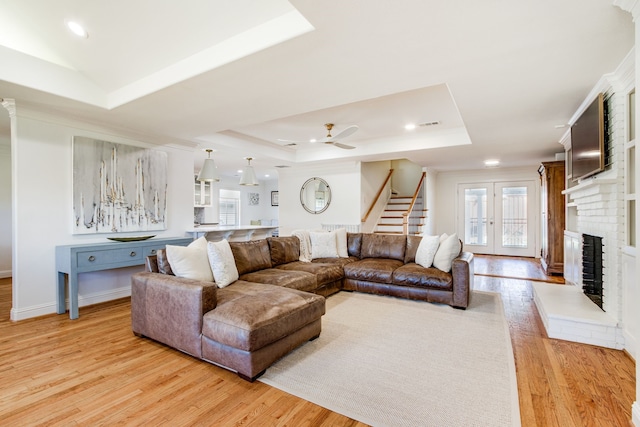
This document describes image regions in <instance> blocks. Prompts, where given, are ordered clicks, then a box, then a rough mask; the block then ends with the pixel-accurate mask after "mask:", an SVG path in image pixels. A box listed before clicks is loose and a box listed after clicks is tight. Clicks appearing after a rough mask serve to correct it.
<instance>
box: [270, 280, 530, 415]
mask: <svg viewBox="0 0 640 427" xmlns="http://www.w3.org/2000/svg"><path fill="white" fill-rule="evenodd" d="M259 381H262V382H263V383H265V384H269V385H271V386H273V387H276V388H278V389H281V390H283V391H285V392H287V393H290V394H293V395H295V396H298V397H301V398H303V399H305V400H308V401H310V402H313V403H316V404H318V405H320V406H323V407H325V408H328V409H330V410H332V411H334V412H338V413H340V414H343V415H346V416H347V417H350V418H353V419H355V420H358V421H361V422H364V423H366V424H370V425H373V426H438V427H441V426H465V427H470V426H481V427H487V426H492V427H498V426H519V425H520V412H519V406H518V389H517V384H516V377H515V365H514V360H513V351H512V348H511V340H510V337H509V329H508V325H507V322H506V319H505V315H504V308H503V306H502V300H501V299H500V295H498V294H494V293H489V292H473V294H472V298H471V306H470V307H469V308H468V309H467V310H466V311H463V310H455V309H453V308H451V307H449V306H445V305H437V304H430V303H425V302H417V301H409V300H404V299H399V298H392V297H384V296H379V295H368V294H361V293H355V292H354V293H348V292H340V293H338V294H336V295H333V296H331V297H329V298H327V314H325V316H324V317H323V318H322V333H321V335H320V338H318V339H317V340H315V341H311V342H308V343H306V344H305V345H303V346H302V347H300V348H298V349H296V350H295V351H293V352H292V353H290V354H289V355H287V356H286V357H285V358H283V359H282V360H280V361H279V362H277V363H276V364H275V365H273V366H272V367H270V368H269V369H267V372H266V373H265V374H264V375H263V376H262V377H260V378H259Z"/></svg>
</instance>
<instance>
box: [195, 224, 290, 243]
mask: <svg viewBox="0 0 640 427" xmlns="http://www.w3.org/2000/svg"><path fill="white" fill-rule="evenodd" d="M277 229H278V227H277V226H274V225H200V226H196V227H193V228H192V229H189V230H187V233H189V234H191V235H192V236H193V238H194V239H197V238H199V237H202V236H204V237H205V238H206V239H207V240H209V241H211V242H217V241H220V240H223V239H227V240H228V241H230V242H246V241H249V240H259V239H264V238H266V237H270V236H271V235H272V234H273V232H274V231H276V230H277Z"/></svg>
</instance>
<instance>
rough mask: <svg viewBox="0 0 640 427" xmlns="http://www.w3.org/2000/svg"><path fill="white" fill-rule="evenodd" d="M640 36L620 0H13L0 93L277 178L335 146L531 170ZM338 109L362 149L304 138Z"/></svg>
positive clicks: (339, 155)
mask: <svg viewBox="0 0 640 427" xmlns="http://www.w3.org/2000/svg"><path fill="white" fill-rule="evenodd" d="M65 20H77V21H79V22H81V23H82V24H83V25H84V26H85V27H86V29H87V30H88V32H89V37H88V38H87V39H79V38H75V37H74V36H73V35H71V33H70V32H69V31H68V30H67V29H66V27H65V26H64V24H65ZM633 38H634V31H633V23H632V19H631V16H630V15H629V14H628V13H626V12H624V11H622V10H621V9H619V8H618V7H616V6H613V4H612V2H611V1H610V0H563V1H561V2H558V1H552V0H542V1H541V0H522V1H518V2H507V1H504V0H485V1H482V2H478V1H474V0H457V1H454V2H451V1H450V2H445V1H433V0H401V1H395V2H390V1H387V0H347V1H345V0H324V1H322V2H319V1H313V0H291V1H290V2H287V1H285V0H190V1H189V2H187V3H185V2H178V1H166V2H157V1H153V0H136V1H135V2H131V1H126V0H110V1H109V2H95V1H93V2H87V1H83V0H57V1H56V2H50V1H46V0H0V64H1V66H0V97H3V98H15V99H16V104H17V108H18V109H20V108H25V109H27V108H28V109H33V110H41V111H55V112H56V114H63V115H64V116H65V117H67V118H71V119H78V120H83V121H87V122H91V123H96V124H101V125H105V126H110V127H115V128H117V129H122V130H124V131H130V132H133V133H135V134H136V135H141V138H142V139H143V140H144V141H146V142H157V143H159V144H160V143H166V142H167V141H173V142H178V143H184V144H186V145H192V146H193V145H196V144H197V145H198V146H199V147H200V148H203V149H204V148H213V149H215V150H216V151H215V153H214V158H216V159H217V163H218V167H219V169H220V170H221V172H222V173H224V174H228V175H233V174H235V173H236V172H235V171H236V170H237V169H238V168H239V167H240V166H241V165H242V164H243V163H245V161H244V160H243V158H244V157H247V156H251V157H254V158H255V159H256V160H254V161H253V162H252V164H253V165H254V166H255V167H256V169H257V171H258V173H259V175H263V174H265V173H269V174H270V175H271V176H272V177H273V176H275V175H276V174H275V169H274V168H273V167H274V166H275V165H289V166H294V167H295V166H303V167H304V166H306V165H308V164H310V163H317V162H331V161H335V160H336V159H349V160H364V161H369V160H382V159H394V158H409V159H411V160H412V161H414V162H416V163H419V164H421V165H423V166H428V167H432V168H435V169H438V170H456V169H457V170H460V169H479V168H482V167H483V164H482V161H483V160H485V159H488V158H497V159H500V160H501V162H502V167H535V165H536V164H537V163H538V162H540V161H543V160H551V159H553V158H554V153H556V152H560V151H562V146H560V145H559V144H558V140H559V139H560V138H561V136H562V134H563V133H564V132H565V131H566V128H561V129H558V128H556V125H562V124H566V123H567V122H568V121H569V119H570V118H571V116H572V115H573V113H574V112H575V111H576V109H577V108H578V107H579V106H580V104H581V103H582V102H583V101H584V99H585V97H586V96H587V94H588V93H589V91H590V90H591V88H592V87H593V86H594V85H595V83H596V82H597V81H598V79H599V78H600V77H601V76H602V75H603V74H605V73H609V72H612V71H614V70H615V67H616V66H617V65H618V64H619V63H620V62H621V60H622V59H623V58H624V56H625V55H627V54H628V53H629V51H630V49H631V48H632V47H633ZM6 116H7V115H6V114H5V115H3V114H0V117H1V118H2V120H3V122H4V124H3V123H0V128H2V127H3V126H4V128H5V129H6V126H7V125H6V120H7V118H6ZM431 121H439V122H440V124H439V125H436V126H428V127H427V126H424V127H418V128H417V129H416V130H414V131H406V130H404V125H405V124H406V123H407V122H414V123H424V122H431ZM328 122H331V123H335V129H334V131H333V134H334V135H335V134H337V133H339V132H340V130H342V129H344V128H346V127H347V126H350V125H354V124H356V125H358V126H359V127H360V129H359V131H358V132H356V133H354V134H353V135H351V136H349V137H348V138H347V139H346V140H344V141H342V142H344V143H346V144H349V145H353V146H355V147H356V148H355V149H353V150H342V149H340V148H337V147H335V146H327V145H323V144H311V143H305V142H302V141H306V140H308V139H309V138H312V137H313V138H321V137H323V136H324V135H325V133H326V130H325V129H324V124H325V123H328ZM280 139H285V140H294V141H301V142H300V143H298V145H296V146H295V147H293V148H292V147H287V146H284V143H283V142H281V141H279V140H280ZM195 157H196V159H195V160H196V168H199V166H198V165H199V163H200V162H201V161H202V159H204V157H205V154H204V153H203V152H201V151H200V150H197V154H196V156H195Z"/></svg>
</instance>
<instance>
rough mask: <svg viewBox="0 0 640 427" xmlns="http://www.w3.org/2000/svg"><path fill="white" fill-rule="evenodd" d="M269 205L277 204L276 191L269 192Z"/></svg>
mask: <svg viewBox="0 0 640 427" xmlns="http://www.w3.org/2000/svg"><path fill="white" fill-rule="evenodd" d="M271 206H278V192H277V191H272V192H271Z"/></svg>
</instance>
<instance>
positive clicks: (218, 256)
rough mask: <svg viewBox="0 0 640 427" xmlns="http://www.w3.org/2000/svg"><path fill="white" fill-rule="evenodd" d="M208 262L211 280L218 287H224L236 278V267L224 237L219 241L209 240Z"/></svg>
mask: <svg viewBox="0 0 640 427" xmlns="http://www.w3.org/2000/svg"><path fill="white" fill-rule="evenodd" d="M207 253H208V255H209V264H210V265H211V271H212V272H213V280H215V282H216V285H218V287H219V288H224V287H225V286H228V285H230V284H232V283H233V282H235V281H236V280H238V277H239V275H238V268H237V267H236V261H235V259H234V258H233V252H231V246H229V242H228V241H227V240H226V239H224V240H221V241H219V242H209V244H208V245H207Z"/></svg>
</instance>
